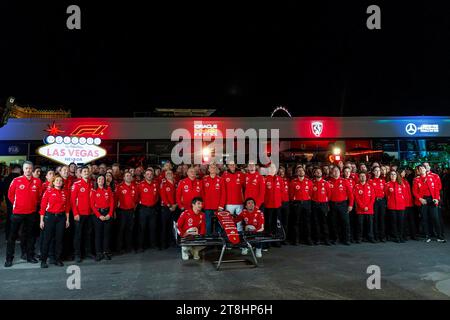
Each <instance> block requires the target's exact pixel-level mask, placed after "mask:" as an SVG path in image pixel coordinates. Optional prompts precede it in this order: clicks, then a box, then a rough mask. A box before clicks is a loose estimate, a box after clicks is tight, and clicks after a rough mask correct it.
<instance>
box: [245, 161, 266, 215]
mask: <svg viewBox="0 0 450 320" xmlns="http://www.w3.org/2000/svg"><path fill="white" fill-rule="evenodd" d="M247 171H248V172H247V173H246V174H245V199H248V198H252V199H254V200H255V202H256V203H255V204H256V208H261V206H262V205H263V203H264V191H265V189H266V186H265V183H264V177H263V176H262V175H261V174H260V173H259V172H257V171H256V163H255V161H249V162H248V166H247Z"/></svg>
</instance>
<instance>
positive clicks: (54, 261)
mask: <svg viewBox="0 0 450 320" xmlns="http://www.w3.org/2000/svg"><path fill="white" fill-rule="evenodd" d="M48 263H49V264H56V260H55V258H50V260H49V262H48Z"/></svg>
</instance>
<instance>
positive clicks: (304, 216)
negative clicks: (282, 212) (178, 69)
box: [290, 200, 311, 243]
mask: <svg viewBox="0 0 450 320" xmlns="http://www.w3.org/2000/svg"><path fill="white" fill-rule="evenodd" d="M290 224H291V237H290V239H291V241H292V243H297V241H299V240H301V238H302V237H304V240H305V241H307V242H309V241H311V201H310V200H308V201H294V202H293V203H292V210H291V218H290Z"/></svg>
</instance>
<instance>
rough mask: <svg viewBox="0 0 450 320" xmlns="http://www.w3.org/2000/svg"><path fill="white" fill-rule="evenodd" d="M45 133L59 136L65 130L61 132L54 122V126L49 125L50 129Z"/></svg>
mask: <svg viewBox="0 0 450 320" xmlns="http://www.w3.org/2000/svg"><path fill="white" fill-rule="evenodd" d="M44 131H47V132H48V133H49V134H50V135H51V136H57V135H58V134H60V133H62V132H64V130H61V129H60V128H59V127H58V125H57V124H56V123H55V121H53V123H52V124H49V125H48V129H45V130H44Z"/></svg>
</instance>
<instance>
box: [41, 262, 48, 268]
mask: <svg viewBox="0 0 450 320" xmlns="http://www.w3.org/2000/svg"><path fill="white" fill-rule="evenodd" d="M41 268H43V269H45V268H48V264H47V262H45V261H42V262H41Z"/></svg>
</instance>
